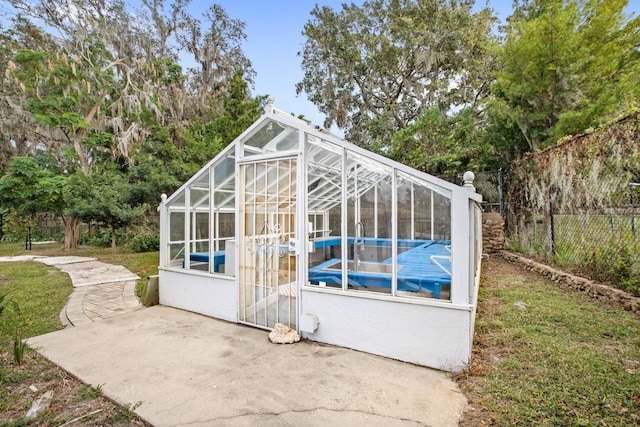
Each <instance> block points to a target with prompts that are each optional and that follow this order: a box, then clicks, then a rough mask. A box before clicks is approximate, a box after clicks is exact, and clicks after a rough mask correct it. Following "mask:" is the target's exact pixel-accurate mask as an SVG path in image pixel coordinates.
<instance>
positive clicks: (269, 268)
mask: <svg viewBox="0 0 640 427" xmlns="http://www.w3.org/2000/svg"><path fill="white" fill-rule="evenodd" d="M465 180H467V181H466V183H465V185H464V186H458V185H455V184H452V183H449V182H446V181H444V180H441V179H438V178H436V177H433V176H431V175H428V174H426V173H423V172H420V171H417V170H414V169H411V168H409V167H407V166H405V165H402V164H400V163H397V162H394V161H392V160H389V159H387V158H385V157H383V156H380V155H378V154H375V153H372V152H369V151H367V150H365V149H362V148H360V147H358V146H356V145H354V144H351V143H349V142H347V141H345V140H343V139H341V138H339V137H338V136H336V135H333V134H331V133H329V132H327V131H325V130H323V129H320V128H319V127H317V126H313V125H311V124H309V123H308V122H307V121H305V120H301V119H298V118H296V117H293V116H292V115H290V114H287V113H285V112H283V111H280V110H278V109H276V108H275V107H274V106H273V100H272V99H269V101H268V102H267V105H266V108H265V114H264V115H263V116H262V117H260V118H259V119H258V120H257V121H256V122H255V123H254V124H252V125H251V126H250V127H249V128H248V129H247V130H246V131H245V132H244V133H242V134H241V135H240V136H239V137H238V138H237V139H236V140H235V141H233V143H231V144H230V145H229V146H228V147H226V148H225V149H224V150H223V151H222V152H221V153H220V154H219V155H218V156H216V157H215V158H214V159H213V160H211V161H210V162H209V163H208V164H207V165H206V166H204V167H203V168H202V169H201V170H200V171H199V172H198V173H197V174H195V175H194V176H193V177H192V178H191V179H189V181H187V182H186V183H185V184H184V185H183V186H182V187H181V188H180V189H179V190H177V191H176V192H175V193H174V194H172V195H171V196H169V197H167V196H166V195H163V196H162V202H161V204H160V207H159V208H158V209H159V211H160V227H161V231H160V245H161V246H160V265H159V292H160V303H161V304H163V305H167V306H171V307H176V308H180V309H184V310H189V311H192V312H196V313H201V314H204V315H207V316H211V317H215V318H218V319H224V320H227V321H230V322H235V323H240V324H245V325H250V326H254V327H257V328H262V329H265V330H271V329H272V328H273V327H274V326H275V325H276V324H277V323H283V324H285V325H286V326H289V327H290V328H292V329H295V330H297V331H298V332H299V333H300V334H301V335H302V337H303V338H306V339H308V340H312V341H318V342H323V343H328V344H333V345H337V346H342V347H348V348H352V349H356V350H360V351H365V352H369V353H373V354H377V355H381V356H386V357H390V358H394V359H398V360H402V361H406V362H411V363H415V364H419V365H423V366H428V367H432V368H437V369H441V370H447V371H457V370H460V369H463V368H464V367H465V366H467V365H468V363H469V360H470V357H471V345H472V338H473V329H474V320H475V312H476V302H477V293H478V285H479V276H480V258H481V252H482V236H481V234H482V231H481V207H480V202H481V200H482V198H481V196H480V195H479V194H477V193H476V192H475V190H474V188H473V185H472V180H473V174H472V173H469V172H467V173H466V174H465ZM265 338H266V337H265Z"/></svg>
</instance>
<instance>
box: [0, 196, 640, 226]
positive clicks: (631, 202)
mask: <svg viewBox="0 0 640 427" xmlns="http://www.w3.org/2000/svg"><path fill="white" fill-rule="evenodd" d="M633 202H634V200H633V186H632V185H631V184H629V204H630V205H631V233H632V234H633V235H634V236H635V235H636V215H635V212H634V209H633ZM0 224H1V223H0Z"/></svg>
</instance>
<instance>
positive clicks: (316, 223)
mask: <svg viewBox="0 0 640 427" xmlns="http://www.w3.org/2000/svg"><path fill="white" fill-rule="evenodd" d="M307 153H308V154H309V156H308V158H309V161H308V163H307V183H308V184H307V185H308V187H307V212H308V213H309V216H308V219H309V222H311V223H312V225H313V226H312V229H313V231H312V232H311V233H309V251H310V252H309V257H308V263H309V265H308V267H309V282H308V284H309V285H312V286H320V287H331V288H339V289H342V270H341V269H340V268H338V269H337V270H336V269H335V268H332V266H333V265H336V264H340V263H341V262H342V236H341V233H342V156H341V155H340V154H339V153H341V151H340V149H339V148H338V147H336V146H334V145H331V144H328V143H326V142H324V141H319V140H316V139H314V138H310V140H309V144H308V147H307Z"/></svg>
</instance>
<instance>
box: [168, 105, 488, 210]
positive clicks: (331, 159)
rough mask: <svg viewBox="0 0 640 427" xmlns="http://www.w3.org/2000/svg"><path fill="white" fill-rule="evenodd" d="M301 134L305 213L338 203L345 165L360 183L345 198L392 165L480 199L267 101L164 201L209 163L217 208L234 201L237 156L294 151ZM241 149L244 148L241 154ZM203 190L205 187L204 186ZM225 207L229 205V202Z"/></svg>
mask: <svg viewBox="0 0 640 427" xmlns="http://www.w3.org/2000/svg"><path fill="white" fill-rule="evenodd" d="M303 137H304V138H306V141H307V142H308V143H309V144H308V145H307V148H306V149H307V152H306V153H305V154H306V158H307V165H308V177H309V178H308V182H307V191H308V197H307V203H308V208H309V211H310V212H323V211H326V210H328V209H330V208H331V207H332V206H334V205H336V204H338V203H340V202H341V200H342V186H343V184H342V178H341V177H342V169H343V167H345V166H346V168H347V169H348V171H347V173H348V174H352V173H357V174H358V182H359V183H360V185H359V186H358V188H357V189H356V188H355V187H354V185H353V182H352V181H353V180H348V187H347V189H346V191H347V197H351V196H353V194H354V192H355V191H357V192H358V195H361V194H363V193H365V192H366V191H368V190H369V189H370V188H371V187H373V186H374V185H376V184H377V183H379V182H380V180H384V179H389V176H390V175H392V174H391V171H392V170H393V169H396V170H398V171H400V172H402V174H403V178H405V179H408V180H416V181H420V184H421V185H423V186H426V187H428V188H430V189H431V190H433V191H434V192H437V193H440V194H443V195H445V196H447V197H449V195H450V194H451V193H452V192H457V191H464V192H465V193H464V194H465V195H466V196H467V197H468V198H469V199H472V200H475V201H478V202H480V201H481V200H482V197H481V196H480V195H479V194H477V193H474V192H472V191H468V190H467V189H462V188H461V187H459V186H457V185H455V184H452V183H450V182H447V181H444V180H442V179H440V178H437V177H434V176H432V175H429V174H426V173H424V172H420V171H418V170H415V169H412V168H410V167H408V166H405V165H403V164H401V163H398V162H396V161H393V160H391V159H388V158H386V157H384V156H381V155H379V154H376V153H373V152H370V151H367V150H365V149H363V148H361V147H358V146H356V145H355V144H352V143H350V142H348V141H346V140H344V139H343V138H340V137H339V136H337V135H334V134H332V133H330V132H328V131H326V130H324V129H321V128H320V127H318V126H314V125H311V124H310V123H309V122H307V121H305V120H302V119H299V118H296V117H294V116H292V115H291V114H288V113H286V112H284V111H281V110H278V109H276V108H275V107H273V104H272V103H268V104H267V106H266V108H265V114H263V115H262V116H261V117H260V118H259V119H258V120H256V121H255V122H254V123H253V124H252V125H251V126H249V128H248V129H247V130H245V131H244V132H243V133H242V134H241V135H240V136H238V137H237V138H236V139H235V140H234V141H233V142H231V143H230V144H229V145H228V146H227V147H226V148H225V149H224V150H222V151H221V152H220V153H219V154H218V155H217V156H216V157H215V158H213V159H212V160H211V161H210V162H209V163H207V164H206V165H205V166H203V168H202V169H201V170H200V171H199V172H198V173H196V174H195V175H194V176H193V177H192V178H191V179H189V180H188V181H187V182H185V183H184V184H183V185H182V186H181V187H180V188H179V189H178V190H177V191H176V192H175V193H173V194H172V195H171V196H170V197H169V198H168V199H167V202H168V203H171V202H174V201H176V202H177V201H178V200H176V199H177V198H179V197H181V196H180V195H181V194H182V192H183V190H184V189H185V188H187V187H192V188H193V185H194V184H196V183H197V182H199V181H200V182H202V181H203V177H204V176H205V175H206V176H207V177H208V173H209V170H210V168H211V166H214V170H215V172H214V175H215V177H214V182H215V188H216V192H218V191H219V190H218V189H220V190H221V191H222V193H228V196H227V197H226V198H225V197H223V196H221V197H220V199H219V200H218V201H217V203H216V206H218V207H224V206H225V201H226V202H227V203H228V202H230V201H232V200H233V193H234V183H235V159H236V156H237V155H240V156H242V157H245V156H246V157H249V158H250V157H251V156H259V155H264V156H271V155H274V156H276V155H278V153H299V152H301V150H303V149H304V144H303V142H304V141H305V140H304V139H303ZM239 144H241V146H240V147H238V145H239ZM240 149H242V150H243V151H242V152H240V151H239V150H240ZM345 149H346V150H348V152H349V159H350V160H357V162H355V161H354V162H352V163H347V162H343V157H344V153H345V152H344V150H345ZM206 179H208V178H206ZM255 179H260V177H256V178H255ZM203 188H207V189H208V185H207V186H203ZM203 197H204V195H203ZM203 200H204V198H203ZM193 202H194V201H193V200H192V203H193ZM227 208H232V206H231V205H229V206H227Z"/></svg>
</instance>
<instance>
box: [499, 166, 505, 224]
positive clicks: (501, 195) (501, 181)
mask: <svg viewBox="0 0 640 427" xmlns="http://www.w3.org/2000/svg"><path fill="white" fill-rule="evenodd" d="M503 187H504V174H503V171H502V168H500V169H498V197H499V199H500V216H501V217H502V218H503V219H504V188H503Z"/></svg>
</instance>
